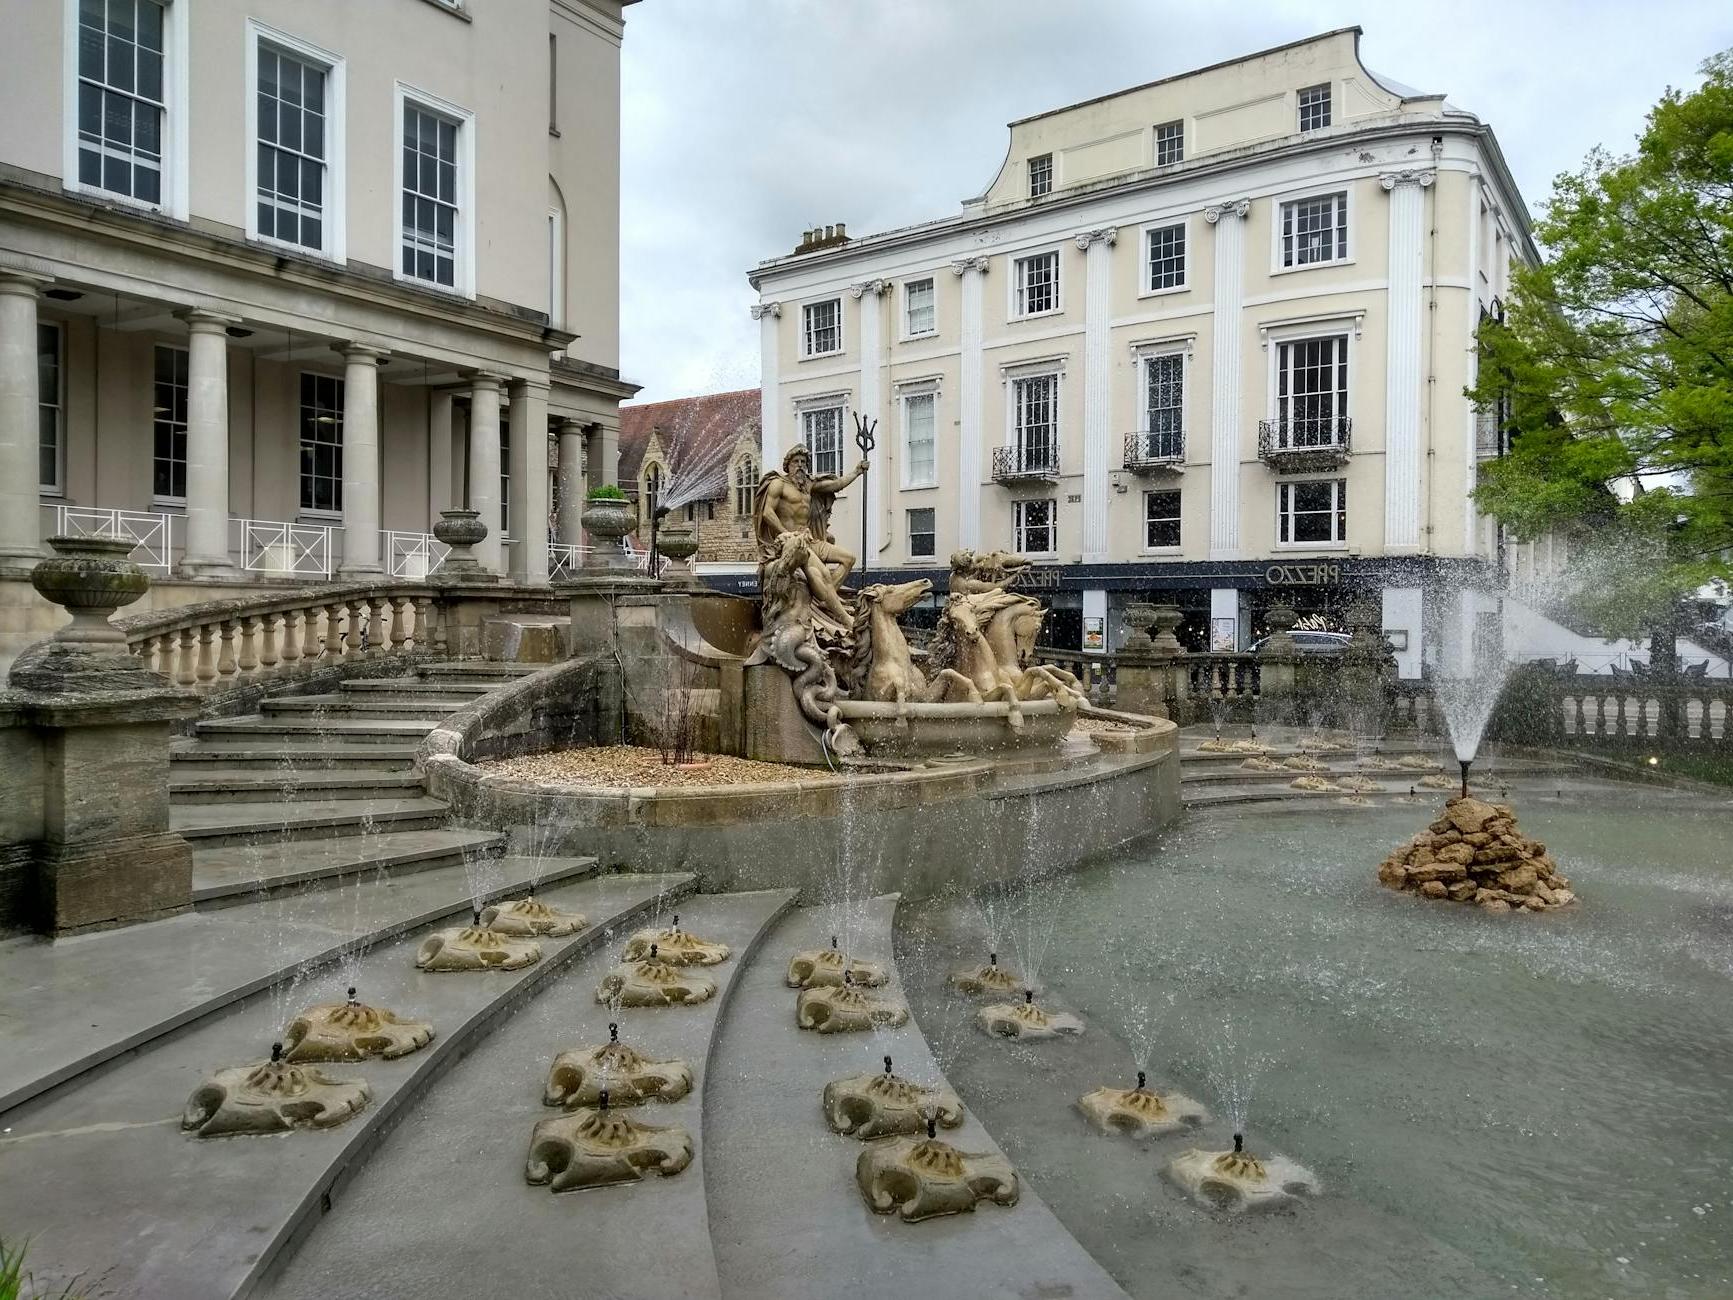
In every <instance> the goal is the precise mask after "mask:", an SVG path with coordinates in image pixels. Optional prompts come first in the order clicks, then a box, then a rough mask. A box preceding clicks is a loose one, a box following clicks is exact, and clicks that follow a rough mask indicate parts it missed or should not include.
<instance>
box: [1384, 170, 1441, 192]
mask: <svg viewBox="0 0 1733 1300" xmlns="http://www.w3.org/2000/svg"><path fill="white" fill-rule="evenodd" d="M1437 179H1438V173H1437V172H1436V171H1434V170H1433V169H1431V168H1421V167H1410V168H1405V169H1404V170H1402V171H1399V172H1384V173H1382V174H1381V175H1380V176H1379V177H1378V187H1379V188H1380V189H1384V190H1393V189H1395V188H1396V187H1397V186H1398V185H1418V186H1419V187H1420V188H1421V189H1425V188H1426V187H1427V186H1429V185H1431V184H1432V182H1433V181H1435V180H1437Z"/></svg>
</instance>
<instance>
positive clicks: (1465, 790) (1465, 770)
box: [1456, 758, 1474, 799]
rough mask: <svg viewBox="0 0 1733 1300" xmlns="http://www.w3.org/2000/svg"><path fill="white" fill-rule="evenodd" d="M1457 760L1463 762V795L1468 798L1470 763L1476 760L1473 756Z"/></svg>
mask: <svg viewBox="0 0 1733 1300" xmlns="http://www.w3.org/2000/svg"><path fill="white" fill-rule="evenodd" d="M1456 761H1457V762H1458V763H1461V764H1462V797H1463V798H1464V799H1466V798H1468V765H1469V764H1470V763H1472V762H1474V760H1473V759H1472V758H1459V759H1457V760H1456Z"/></svg>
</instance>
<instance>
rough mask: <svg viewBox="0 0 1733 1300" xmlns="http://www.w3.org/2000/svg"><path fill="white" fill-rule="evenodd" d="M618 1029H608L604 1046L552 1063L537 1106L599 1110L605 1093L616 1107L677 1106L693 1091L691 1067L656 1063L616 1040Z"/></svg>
mask: <svg viewBox="0 0 1733 1300" xmlns="http://www.w3.org/2000/svg"><path fill="white" fill-rule="evenodd" d="M619 1034H620V1027H619V1026H618V1025H614V1024H611V1025H609V1026H608V1041H607V1042H605V1043H593V1044H589V1045H587V1046H584V1047H574V1048H572V1049H571V1050H570V1051H567V1052H561V1053H560V1054H559V1055H558V1056H556V1057H555V1058H554V1064H553V1068H552V1069H551V1070H549V1071H548V1085H547V1088H546V1090H545V1091H544V1092H543V1093H542V1102H543V1104H544V1105H548V1106H563V1107H565V1108H566V1109H567V1110H572V1109H575V1108H577V1107H580V1106H600V1105H601V1101H602V1093H603V1092H604V1091H605V1092H606V1093H607V1094H608V1097H609V1099H610V1100H611V1102H612V1104H613V1105H615V1106H636V1105H639V1104H641V1103H643V1102H646V1101H679V1100H680V1098H682V1097H684V1096H686V1094H687V1093H689V1092H691V1091H692V1067H691V1066H689V1065H687V1064H686V1062H684V1061H675V1060H668V1061H658V1060H653V1059H652V1058H650V1057H648V1056H645V1055H644V1054H643V1053H642V1052H640V1051H639V1050H638V1049H637V1048H635V1047H632V1046H630V1045H629V1044H626V1043H622V1042H621V1041H620V1037H619Z"/></svg>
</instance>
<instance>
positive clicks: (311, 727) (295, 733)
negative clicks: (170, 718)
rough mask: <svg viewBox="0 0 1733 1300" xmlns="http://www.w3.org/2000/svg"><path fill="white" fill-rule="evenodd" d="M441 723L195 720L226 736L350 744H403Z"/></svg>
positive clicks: (202, 728)
mask: <svg viewBox="0 0 1733 1300" xmlns="http://www.w3.org/2000/svg"><path fill="white" fill-rule="evenodd" d="M438 725H439V720H438V719H437V718H416V719H408V718H352V717H346V716H344V717H328V718H304V717H270V718H265V717H260V716H259V715H257V714H254V715H253V716H252V717H247V718H213V719H211V720H210V721H208V722H200V723H197V724H195V733H194V734H196V735H198V736H201V737H204V736H209V737H213V738H221V739H223V740H231V739H248V740H253V739H261V738H263V739H269V740H292V739H299V740H314V739H318V738H321V737H322V738H324V739H326V740H328V741H335V742H343V743H351V744H363V743H373V742H375V741H378V742H381V743H396V744H402V743H403V742H404V741H406V740H411V741H419V740H420V739H421V738H422V737H423V736H425V735H427V733H428V732H430V731H432V730H433V729H434V728H435V727H437V726H438Z"/></svg>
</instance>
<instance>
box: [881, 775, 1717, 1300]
mask: <svg viewBox="0 0 1733 1300" xmlns="http://www.w3.org/2000/svg"><path fill="white" fill-rule="evenodd" d="M1514 802H1515V803H1516V806H1517V812H1518V815H1519V817H1520V818H1521V823H1522V827H1523V829H1524V831H1525V832H1527V833H1528V834H1530V835H1532V836H1535V837H1537V838H1540V839H1543V840H1545V841H1546V842H1547V844H1548V845H1549V846H1550V847H1551V848H1552V850H1553V853H1554V856H1555V857H1556V858H1557V859H1558V861H1559V862H1560V864H1561V865H1562V866H1563V868H1564V870H1565V872H1566V874H1567V875H1569V876H1570V878H1571V880H1572V882H1573V886H1574V887H1575V888H1576V889H1577V890H1578V891H1579V894H1580V896H1581V898H1582V903H1581V904H1580V905H1579V906H1577V907H1575V908H1572V909H1569V910H1567V911H1565V912H1560V913H1554V914H1549V915H1545V916H1528V915H1509V916H1494V915H1487V914H1483V913H1481V912H1480V911H1478V910H1477V909H1473V908H1466V907H1458V906H1455V905H1449V904H1440V903H1430V902H1426V901H1423V900H1420V899H1418V898H1416V897H1413V896H1407V895H1398V894H1395V893H1393V892H1391V891H1389V890H1386V889H1383V888H1380V887H1379V886H1378V884H1377V881H1376V879H1375V875H1374V873H1375V871H1376V869H1377V866H1378V863H1379V862H1380V861H1381V860H1382V858H1383V857H1384V855H1385V854H1386V853H1387V852H1388V850H1389V849H1390V848H1391V847H1393V846H1394V845H1396V844H1397V843H1399V842H1400V841H1401V840H1403V839H1405V838H1406V837H1407V836H1408V835H1410V834H1412V833H1413V832H1414V831H1416V830H1418V829H1420V827H1421V826H1422V825H1423V824H1424V823H1425V821H1427V820H1428V819H1429V818H1430V817H1431V816H1433V815H1436V814H1435V812H1434V808H1435V807H1436V805H1427V806H1425V807H1411V806H1410V807H1403V806H1386V807H1384V808H1375V809H1345V808H1338V809H1306V810H1293V811H1286V810H1260V809H1227V810H1220V811H1215V812H1210V813H1205V814H1199V815H1194V816H1192V817H1190V818H1189V819H1188V820H1187V821H1186V822H1185V823H1183V824H1182V825H1181V826H1180V827H1179V828H1177V829H1176V830H1175V831H1173V832H1171V833H1169V834H1167V835H1166V836H1164V837H1163V838H1162V839H1161V840H1160V841H1159V842H1158V843H1156V844H1154V845H1151V846H1147V847H1144V848H1140V849H1138V850H1136V851H1135V852H1132V853H1128V854H1126V855H1125V856H1123V858H1121V859H1119V860H1115V861H1112V862H1108V863H1104V864H1102V865H1100V866H1097V867H1095V868H1092V869H1090V870H1087V871H1085V872H1083V873H1081V874H1079V875H1077V876H1075V877H1072V878H1070V879H1069V880H1067V881H1053V882H1046V883H1044V884H1043V885H1042V886H1041V893H1042V895H1043V897H1044V898H1045V899H1046V900H1047V901H1048V903H1049V905H1050V906H1051V909H1052V917H1051V923H1052V934H1051V941H1050V945H1049V947H1048V950H1047V954H1046V958H1045V961H1044V962H1042V964H1041V969H1040V971H1039V978H1040V979H1041V980H1042V981H1043V982H1044V983H1045V984H1046V985H1047V987H1048V990H1049V991H1048V994H1047V997H1046V1001H1048V1002H1050V1003H1053V1004H1056V1005H1058V1006H1060V1007H1062V1008H1065V1009H1068V1010H1072V1011H1075V1012H1076V1013H1078V1014H1079V1015H1081V1016H1083V1017H1084V1019H1085V1020H1086V1021H1087V1023H1088V1026H1089V1028H1088V1032H1087V1033H1086V1034H1085V1035H1084V1036H1083V1037H1082V1038H1081V1039H1077V1040H1072V1041H1061V1042H1052V1043H1044V1044H1039V1045H1029V1046H1022V1045H1018V1044H1014V1043H1009V1042H1004V1041H998V1040H992V1039H989V1038H987V1037H986V1036H985V1035H983V1034H980V1033H979V1032H977V1031H975V1030H974V1029H973V1028H972V1027H971V1025H970V1021H969V1014H970V1012H971V1011H972V1010H973V1006H972V1004H969V1003H967V1002H966V1001H965V1000H963V999H961V998H959V997H956V996H954V995H951V994H950V993H948V992H947V991H946V990H945V988H944V984H943V977H944V974H945V972H946V971H947V970H949V969H951V968H952V967H954V966H958V965H962V964H964V963H965V962H974V961H979V960H981V959H983V958H984V957H985V952H986V948H987V946H988V940H987V935H986V925H985V922H984V919H983V917H982V914H981V912H980V910H979V909H978V908H977V907H976V906H974V905H973V904H971V903H969V902H967V901H962V900H952V901H940V902H934V903H929V904H924V905H920V906H913V905H911V906H910V907H908V908H905V909H904V914H903V916H902V918H901V921H900V930H899V948H900V953H899V957H900V960H901V963H902V969H903V970H904V972H905V973H906V975H907V982H908V985H909V987H910V991H911V994H912V998H913V1003H914V1009H915V1011H916V1013H917V1016H918V1017H919V1019H920V1022H921V1025H922V1028H923V1029H924V1030H925V1031H926V1032H927V1034H928V1036H929V1038H930V1039H931V1040H932V1041H933V1043H934V1046H935V1049H936V1050H937V1051H938V1053H939V1055H940V1058H941V1061H942V1062H943V1064H944V1066H945V1068H946V1071H947V1073H948V1074H949V1076H950V1079H951V1081H952V1083H953V1084H954V1085H955V1086H956V1087H957V1088H958V1090H959V1092H960V1093H961V1094H962V1096H963V1098H964V1100H965V1102H966V1103H968V1104H971V1105H973V1106H974V1107H975V1108H976V1111H977V1113H978V1114H979V1115H980V1117H981V1118H982V1119H983V1121H984V1122H985V1123H986V1124H987V1126H988V1128H989V1129H990V1130H991V1131H992V1132H993V1134H994V1136H995V1137H996V1138H997V1139H998V1140H999V1142H1000V1143H1001V1144H1002V1145H1003V1146H1004V1147H1005V1149H1006V1150H1007V1152H1008V1154H1009V1155H1010V1156H1011V1157H1012V1159H1013V1161H1014V1162H1015V1163H1016V1164H1017V1166H1018V1167H1019V1169H1020V1171H1021V1172H1022V1173H1023V1174H1024V1176H1025V1177H1026V1178H1027V1179H1028V1180H1029V1184H1030V1186H1031V1187H1032V1188H1033V1189H1034V1190H1035V1191H1036V1192H1038V1193H1039V1194H1040V1195H1041V1196H1042V1197H1043V1198H1044V1199H1046V1200H1047V1201H1048V1203H1049V1204H1050V1205H1051V1206H1052V1207H1053V1209H1054V1210H1055V1211H1056V1212H1057V1213H1058V1214H1059V1216H1060V1218H1061V1219H1063V1220H1064V1222H1065V1223H1066V1225H1067V1226H1068V1227H1069V1228H1070V1229H1071V1231H1072V1232H1073V1233H1074V1234H1075V1235H1076V1236H1077V1237H1078V1238H1079V1239H1080V1240H1081V1241H1082V1242H1083V1244H1084V1245H1085V1246H1086V1247H1088V1248H1089V1249H1090V1250H1091V1251H1092V1252H1093V1253H1094V1254H1095V1255H1096V1256H1097V1257H1098V1258H1099V1259H1100V1260H1101V1261H1102V1262H1103V1264H1105V1265H1106V1266H1107V1267H1108V1268H1109V1269H1110V1270H1111V1271H1112V1272H1113V1273H1114V1275H1115V1276H1116V1277H1117V1278H1118V1280H1119V1281H1120V1283H1121V1284H1122V1285H1124V1286H1125V1287H1126V1289H1127V1290H1128V1291H1130V1292H1131V1293H1132V1294H1133V1295H1136V1296H1140V1297H1141V1296H1170V1295H1174V1294H1182V1293H1183V1294H1192V1295H1201V1296H1241V1295H1283V1296H1316V1297H1387V1296H1395V1295H1407V1296H1417V1297H1433V1296H1440V1297H1442V1296H1477V1297H1478V1296H1491V1295H1512V1294H1516V1295H1570V1296H1576V1295H1594V1296H1601V1295H1609V1296H1668V1297H1673V1296H1678V1297H1699V1296H1727V1295H1733V810H1730V807H1729V805H1728V804H1727V803H1726V802H1724V801H1719V800H1714V799H1709V798H1703V797H1697V796H1688V795H1679V794H1674V793H1671V792H1664V791H1643V790H1639V789H1634V788H1628V787H1617V786H1610V785H1607V786H1603V785H1593V786H1577V787H1575V788H1567V789H1566V790H1565V791H1564V792H1563V795H1562V798H1561V797H1559V796H1556V795H1555V794H1554V793H1553V792H1552V791H1551V790H1550V789H1549V790H1547V791H1546V792H1544V793H1543V792H1541V791H1539V790H1529V791H1519V792H1518V793H1517V794H1516V795H1515V796H1514ZM1010 930H1011V932H1009V933H1004V934H1001V935H1000V936H999V937H998V940H997V942H998V944H999V946H1000V947H1001V948H1004V949H1006V952H1004V953H1002V954H1001V960H1002V961H1011V960H1015V959H1016V958H1017V955H1018V954H1019V953H1020V952H1026V951H1027V950H1028V949H1029V948H1030V947H1031V946H1033V947H1034V948H1037V949H1038V948H1039V947H1040V946H1041V941H1042V938H1043V935H1042V934H1041V933H1040V926H1037V927H1035V929H1034V930H1033V931H1031V930H1030V929H1029V927H1027V926H1025V927H1017V926H1012V927H1010ZM1142 1022H1147V1031H1146V1032H1140V1030H1139V1025H1140V1023H1142ZM1139 1039H1148V1040H1149V1041H1150V1044H1151V1046H1150V1049H1149V1051H1148V1060H1147V1068H1148V1070H1149V1073H1150V1082H1151V1084H1152V1086H1156V1087H1159V1088H1172V1089H1177V1090H1179V1091H1181V1092H1185V1093H1187V1094H1189V1095H1191V1096H1193V1097H1195V1098H1197V1099H1198V1100H1200V1101H1202V1102H1204V1103H1205V1104H1206V1105H1207V1106H1209V1107H1210V1108H1211V1109H1212V1110H1213V1111H1214V1113H1215V1117H1214V1120H1213V1122H1212V1123H1210V1124H1209V1125H1206V1126H1205V1127H1204V1128H1203V1129H1202V1130H1201V1131H1200V1133H1199V1134H1198V1135H1197V1136H1196V1137H1189V1138H1188V1137H1186V1136H1184V1135H1179V1136H1174V1137H1167V1138H1161V1139H1154V1140H1151V1141H1147V1142H1135V1141H1131V1140H1128V1139H1125V1138H1110V1137H1105V1136H1102V1135H1100V1134H1098V1133H1096V1132H1095V1131H1094V1130H1093V1129H1092V1128H1090V1127H1089V1126H1088V1125H1087V1124H1086V1123H1085V1122H1084V1120H1083V1118H1082V1117H1081V1115H1080V1114H1079V1113H1078V1111H1077V1110H1076V1108H1075V1104H1074V1103H1075V1101H1076V1098H1077V1097H1078V1096H1079V1095H1080V1094H1082V1093H1084V1092H1086V1091H1088V1090H1089V1089H1091V1088H1094V1087H1096V1086H1098V1085H1101V1084H1113V1085H1114V1086H1120V1087H1129V1086H1130V1085H1131V1084H1132V1083H1133V1082H1134V1079H1133V1075H1134V1073H1135V1071H1136V1070H1137V1068H1139V1067H1138V1062H1137V1060H1136V1058H1137V1056H1138V1054H1139V1052H1138V1049H1137V1047H1136V1046H1135V1044H1136V1043H1137V1042H1138V1041H1139ZM1241 1125H1243V1127H1244V1129H1245V1132H1246V1135H1247V1146H1248V1149H1250V1150H1253V1151H1260V1152H1270V1153H1280V1154H1282V1155H1286V1156H1288V1157H1290V1158H1292V1159H1295V1160H1297V1161H1299V1162H1300V1163H1301V1164H1303V1165H1305V1166H1307V1167H1308V1168H1310V1169H1311V1170H1312V1171H1314V1172H1315V1173H1316V1174H1317V1176H1318V1177H1319V1178H1320V1179H1321V1181H1322V1183H1323V1187H1324V1193H1323V1195H1322V1196H1321V1197H1319V1198H1318V1199H1317V1200H1315V1201H1312V1202H1308V1203H1306V1204H1304V1205H1302V1206H1300V1207H1299V1209H1298V1210H1297V1211H1295V1212H1293V1213H1283V1214H1276V1215H1262V1216H1253V1215H1246V1216H1230V1215H1225V1214H1221V1213H1212V1212H1210V1211H1206V1210H1204V1209H1201V1208H1198V1207H1197V1206H1195V1205H1193V1204H1192V1203H1191V1202H1189V1201H1187V1200H1186V1199H1185V1198H1184V1197H1183V1196H1182V1195H1181V1194H1180V1193H1179V1192H1178V1191H1177V1190H1175V1189H1174V1188H1172V1187H1170V1186H1169V1185H1167V1184H1166V1183H1165V1182H1164V1181H1163V1180H1162V1179H1161V1178H1160V1176H1159V1170H1160V1167H1161V1166H1162V1165H1163V1164H1165V1163H1166V1161H1167V1160H1168V1159H1169V1158H1170V1157H1171V1156H1172V1155H1174V1154H1176V1153H1177V1152H1179V1151H1181V1150H1183V1149H1185V1148H1186V1147H1188V1146H1192V1145H1199V1146H1204V1147H1208V1148H1210V1149H1221V1148H1223V1147H1226V1146H1229V1145H1231V1134H1232V1132H1233V1131H1234V1128H1235V1127H1237V1126H1241Z"/></svg>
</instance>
